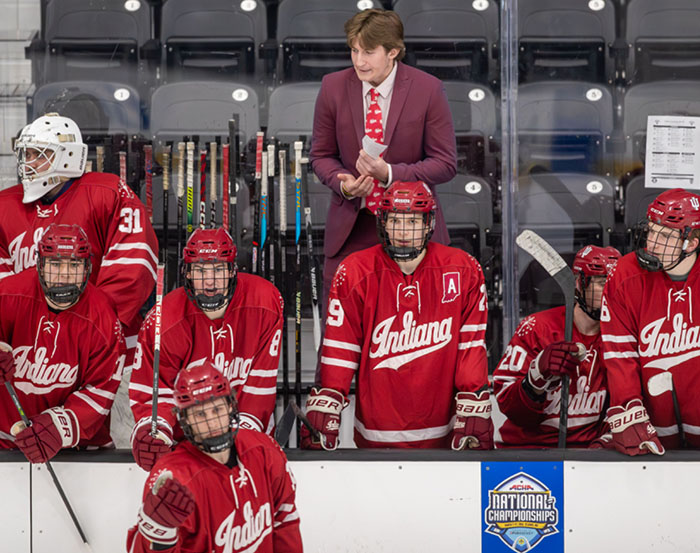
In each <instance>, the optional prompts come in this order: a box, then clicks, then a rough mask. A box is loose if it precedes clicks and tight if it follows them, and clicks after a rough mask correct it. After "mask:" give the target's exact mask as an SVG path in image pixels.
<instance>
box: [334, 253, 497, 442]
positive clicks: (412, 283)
mask: <svg viewBox="0 0 700 553" xmlns="http://www.w3.org/2000/svg"><path fill="white" fill-rule="evenodd" d="M328 302H329V303H328V317H327V319H326V330H325V335H324V340H323V345H322V352H321V384H322V386H323V387H325V388H334V389H335V390H338V391H340V392H341V393H342V394H343V395H345V396H347V394H348V393H349V391H350V383H351V381H352V379H353V377H354V376H355V375H356V374H357V381H356V384H357V394H356V398H357V403H356V407H355V443H356V444H357V445H358V446H359V447H449V435H450V432H451V430H452V426H453V416H454V412H455V407H454V395H455V393H456V391H469V392H475V391H477V390H479V389H481V388H484V387H485V386H487V385H488V369H487V364H486V348H485V344H484V335H485V332H486V315H487V305H486V286H485V285H484V276H483V274H482V272H481V267H480V266H479V263H478V262H477V261H476V260H475V259H474V258H473V257H471V256H470V255H469V254H467V253H465V252H463V251H461V250H458V249H455V248H449V247H447V246H443V245H441V244H436V243H432V242H431V243H430V244H429V245H428V251H427V252H426V255H425V257H424V258H423V261H421V263H420V265H419V266H418V268H417V269H416V270H415V272H414V273H413V274H411V275H405V274H403V273H402V272H401V270H400V269H399V267H398V265H397V264H396V263H395V262H394V261H393V260H392V259H391V258H389V256H388V255H387V254H386V253H385V252H384V250H383V249H382V246H381V245H378V246H374V247H372V248H369V249H367V250H363V251H361V252H357V253H354V254H352V255H350V256H348V257H347V259H345V260H344V261H343V263H342V264H341V265H340V267H338V271H337V272H336V274H335V276H334V278H333V284H332V287H331V291H330V296H329V299H328Z"/></svg>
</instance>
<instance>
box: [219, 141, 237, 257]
mask: <svg viewBox="0 0 700 553" xmlns="http://www.w3.org/2000/svg"><path fill="white" fill-rule="evenodd" d="M228 151H229V145H228V144H223V145H222V146H221V226H222V227H224V229H226V230H227V231H229V232H230V230H229V201H230V197H229V195H230V192H229V191H230V188H229V181H228V175H229V172H228V164H229V160H228ZM231 236H233V234H232V235H231ZM235 241H236V239H235V238H234V243H235Z"/></svg>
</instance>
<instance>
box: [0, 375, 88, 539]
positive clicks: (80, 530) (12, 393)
mask: <svg viewBox="0 0 700 553" xmlns="http://www.w3.org/2000/svg"><path fill="white" fill-rule="evenodd" d="M5 388H6V389H7V393H8V394H10V397H11V398H12V403H14V404H15V408H16V409H17V412H18V413H19V416H20V418H21V419H22V422H23V423H24V426H25V427H27V428H28V427H30V426H31V425H32V421H30V420H29V417H27V415H26V414H25V412H24V409H22V404H21V403H20V402H19V398H18V397H17V393H16V392H15V389H14V388H13V387H12V384H11V383H10V382H7V381H6V382H5ZM44 464H45V465H46V470H47V471H49V474H50V475H51V479H52V480H53V483H54V486H56V491H58V495H60V496H61V500H62V501H63V505H65V507H66V511H68V514H69V515H70V518H71V520H72V521H73V525H74V526H75V529H76V530H77V531H78V534H80V539H82V540H83V543H84V544H85V545H86V546H87V547H88V548H90V544H89V543H88V541H87V537H85V532H83V528H82V527H81V526H80V522H78V517H77V516H75V512H74V511H73V507H71V504H70V501H68V497H67V496H66V492H64V491H63V486H61V483H60V482H59V480H58V476H56V473H55V472H54V470H53V467H52V466H51V463H49V462H48V461H46V463H44Z"/></svg>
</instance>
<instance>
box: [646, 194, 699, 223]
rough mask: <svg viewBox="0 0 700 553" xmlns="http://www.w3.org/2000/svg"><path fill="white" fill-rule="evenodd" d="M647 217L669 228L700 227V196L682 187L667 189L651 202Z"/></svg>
mask: <svg viewBox="0 0 700 553" xmlns="http://www.w3.org/2000/svg"><path fill="white" fill-rule="evenodd" d="M647 218H648V219H649V221H651V222H652V223H656V224H658V225H663V226H665V227H669V228H677V229H681V230H685V229H691V230H692V229H694V228H700V196H698V195H696V194H693V193H691V192H687V191H686V190H683V189H682V188H674V189H673V190H666V191H665V192H662V193H661V194H659V195H658V196H657V197H656V198H655V199H654V201H653V202H651V203H650V204H649V207H648V209H647Z"/></svg>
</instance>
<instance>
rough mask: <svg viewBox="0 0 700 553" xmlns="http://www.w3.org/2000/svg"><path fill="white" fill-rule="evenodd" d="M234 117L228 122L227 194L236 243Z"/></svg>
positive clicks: (236, 206) (236, 204) (236, 189)
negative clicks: (228, 195)
mask: <svg viewBox="0 0 700 553" xmlns="http://www.w3.org/2000/svg"><path fill="white" fill-rule="evenodd" d="M236 118H237V116H235V115H234V118H233V119H229V122H228V148H229V159H228V163H229V165H228V182H229V194H230V201H231V227H230V228H231V236H233V243H234V244H238V227H237V226H236V225H237V224H238V212H237V211H238V183H237V180H236V168H237V167H238V148H237V141H236V126H237V125H236Z"/></svg>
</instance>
